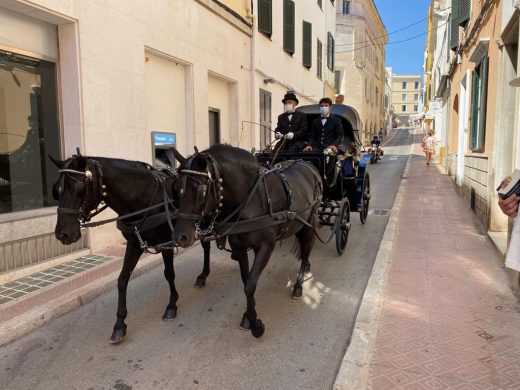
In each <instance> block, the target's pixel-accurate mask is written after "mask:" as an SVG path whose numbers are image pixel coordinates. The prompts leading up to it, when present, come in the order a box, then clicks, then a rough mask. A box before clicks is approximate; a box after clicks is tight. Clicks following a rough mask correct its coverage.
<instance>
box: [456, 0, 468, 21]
mask: <svg viewBox="0 0 520 390" xmlns="http://www.w3.org/2000/svg"><path fill="white" fill-rule="evenodd" d="M457 2H458V3H459V14H458V16H459V26H463V27H465V26H466V23H467V22H468V20H469V18H470V12H471V1H470V0H457Z"/></svg>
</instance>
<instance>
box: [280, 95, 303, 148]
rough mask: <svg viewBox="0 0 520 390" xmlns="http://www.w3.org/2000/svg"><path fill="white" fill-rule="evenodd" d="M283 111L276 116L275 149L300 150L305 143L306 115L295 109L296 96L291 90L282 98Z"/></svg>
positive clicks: (296, 103)
mask: <svg viewBox="0 0 520 390" xmlns="http://www.w3.org/2000/svg"><path fill="white" fill-rule="evenodd" d="M282 103H283V104H284V113H283V114H281V115H279V116H278V124H277V125H276V129H275V137H276V139H277V140H278V142H277V143H276V145H275V147H274V148H275V150H286V151H291V152H301V151H302V150H303V148H304V147H305V145H306V143H307V117H306V115H305V114H304V113H303V112H299V111H296V106H297V105H298V103H299V102H298V98H297V97H296V95H295V94H294V93H292V92H288V93H286V94H285V96H284V98H283V99H282Z"/></svg>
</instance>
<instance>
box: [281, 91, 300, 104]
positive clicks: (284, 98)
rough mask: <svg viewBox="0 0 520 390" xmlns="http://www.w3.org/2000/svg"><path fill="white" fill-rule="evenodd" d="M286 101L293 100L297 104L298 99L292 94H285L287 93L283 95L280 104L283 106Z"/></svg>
mask: <svg viewBox="0 0 520 390" xmlns="http://www.w3.org/2000/svg"><path fill="white" fill-rule="evenodd" d="M287 100H294V101H295V102H296V104H298V103H299V101H298V98H297V97H296V95H295V94H294V93H292V92H287V93H286V94H285V96H284V97H283V99H282V103H284V104H285V102H286V101H287Z"/></svg>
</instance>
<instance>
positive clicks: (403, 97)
mask: <svg viewBox="0 0 520 390" xmlns="http://www.w3.org/2000/svg"><path fill="white" fill-rule="evenodd" d="M401 100H402V101H403V102H405V101H406V94H405V93H403V94H402V95H401Z"/></svg>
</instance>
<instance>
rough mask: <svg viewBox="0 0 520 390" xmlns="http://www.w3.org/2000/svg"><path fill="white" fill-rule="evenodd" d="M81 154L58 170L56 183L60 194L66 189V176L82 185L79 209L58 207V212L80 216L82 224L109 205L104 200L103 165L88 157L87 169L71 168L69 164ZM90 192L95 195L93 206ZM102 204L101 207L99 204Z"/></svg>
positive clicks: (105, 193)
mask: <svg viewBox="0 0 520 390" xmlns="http://www.w3.org/2000/svg"><path fill="white" fill-rule="evenodd" d="M77 157H79V156H73V157H72V159H70V160H69V161H68V162H67V163H66V164H65V166H64V168H62V169H60V170H58V174H59V175H60V178H59V179H58V182H57V184H56V185H58V189H57V194H55V195H58V196H59V195H60V194H61V193H62V192H63V190H64V185H65V177H68V178H69V179H71V180H73V181H74V182H76V183H79V185H80V188H81V187H83V188H81V190H80V192H83V190H84V192H83V194H82V196H81V198H82V199H81V204H80V207H79V208H78V209H73V208H67V207H58V214H72V215H76V216H77V217H78V221H79V223H80V225H81V226H83V225H85V224H86V223H88V222H89V221H90V220H91V219H92V218H93V217H95V216H96V215H98V214H99V213H101V212H102V211H104V210H105V209H106V208H107V207H108V206H107V205H106V204H105V202H104V198H105V197H106V196H107V192H106V186H105V185H104V184H103V171H102V170H101V165H100V164H99V162H97V161H96V160H94V159H90V158H86V159H85V161H86V169H85V171H79V170H75V169H70V168H69V166H70V164H71V163H72V161H73V159H75V158H77ZM90 192H92V194H93V195H94V200H93V202H92V205H93V206H91V207H89V200H90ZM99 205H101V207H100V208H98V206H99Z"/></svg>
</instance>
